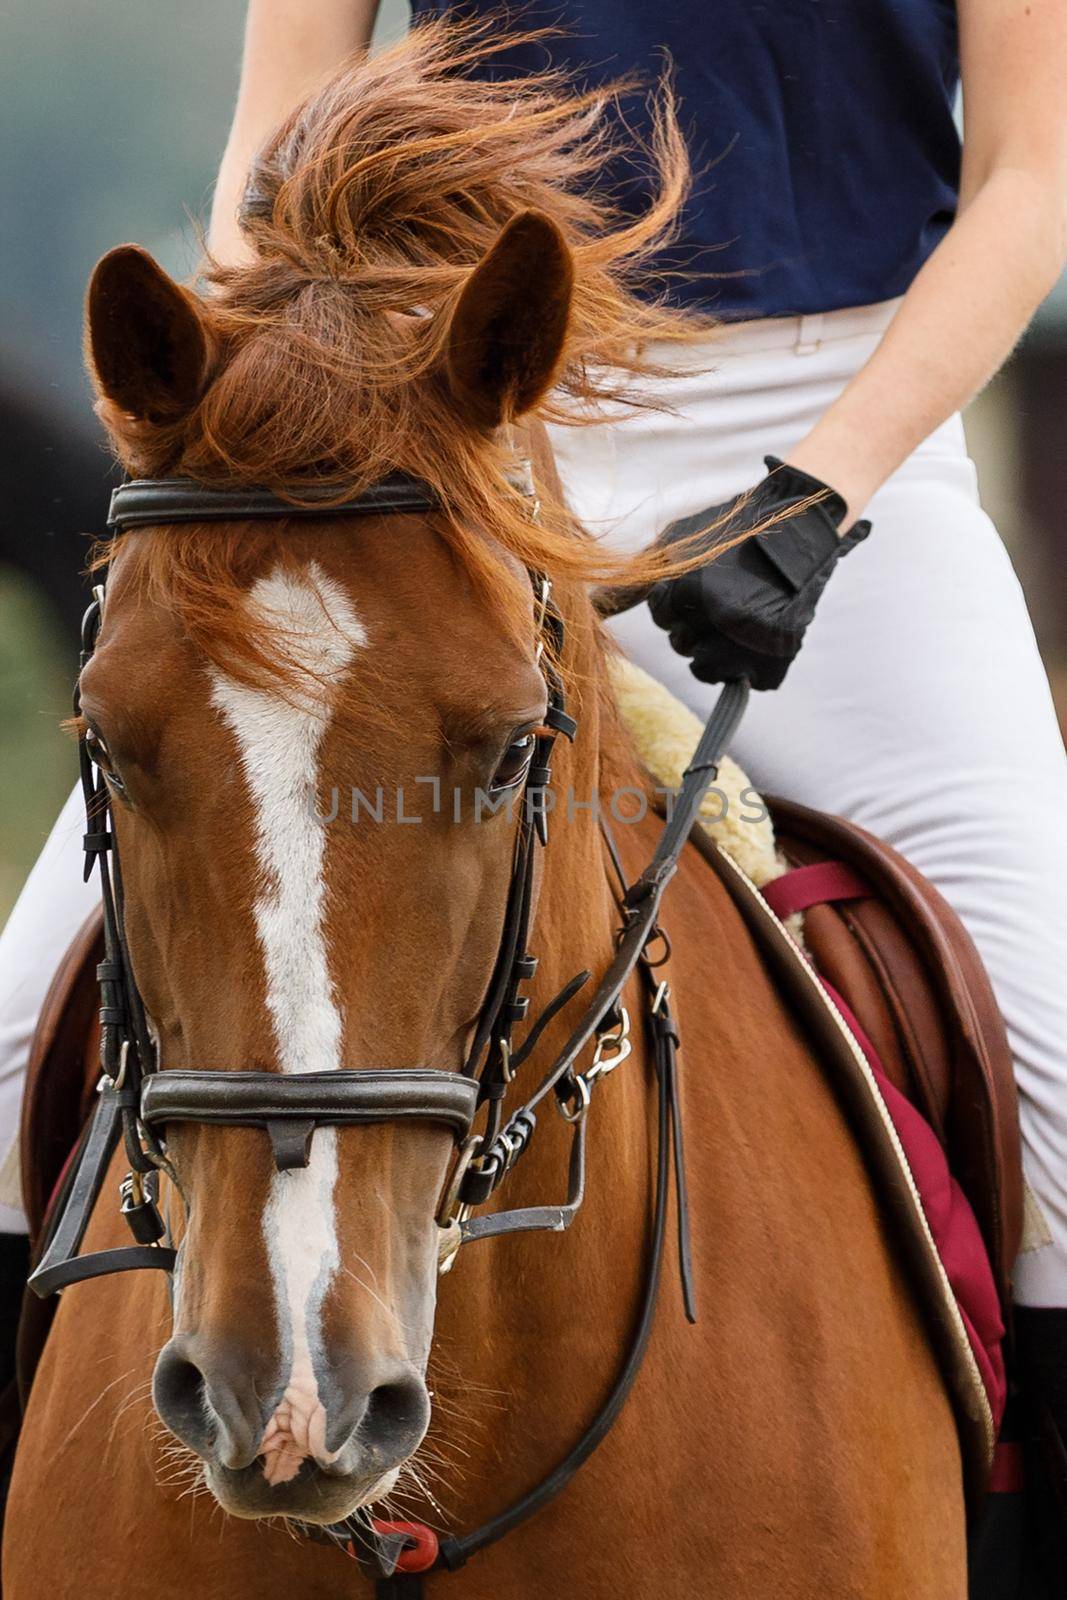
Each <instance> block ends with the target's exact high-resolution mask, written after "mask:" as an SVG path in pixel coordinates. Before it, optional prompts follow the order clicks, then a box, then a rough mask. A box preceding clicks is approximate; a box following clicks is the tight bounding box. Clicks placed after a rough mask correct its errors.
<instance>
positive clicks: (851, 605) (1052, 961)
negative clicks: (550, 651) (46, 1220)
mask: <svg viewBox="0 0 1067 1600" xmlns="http://www.w3.org/2000/svg"><path fill="white" fill-rule="evenodd" d="M893 309H894V308H893V307H892V306H879V307H870V308H866V309H861V310H854V311H841V312H834V313H831V314H829V315H826V316H822V317H810V316H809V317H804V318H799V319H782V320H776V321H774V322H764V323H757V324H752V325H750V326H749V327H747V328H745V329H739V330H736V331H734V332H732V333H730V334H729V335H727V336H724V337H723V338H722V339H721V340H719V341H716V343H715V344H714V345H713V346H712V347H710V348H709V350H708V351H707V354H706V360H707V363H708V364H709V365H710V366H711V367H712V368H713V370H712V371H711V372H710V373H708V372H705V373H703V374H701V375H697V374H696V373H691V372H688V371H687V372H685V373H683V374H682V375H681V376H679V377H678V378H677V379H675V380H673V381H672V382H671V383H670V384H669V385H664V386H663V389H662V396H663V399H664V401H665V402H666V403H667V404H668V405H670V406H671V407H672V408H673V410H672V413H670V414H666V413H663V412H654V411H650V412H642V413H640V414H638V415H635V416H630V417H627V418H625V419H624V420H622V421H616V422H612V423H610V424H605V425H598V426H594V427H590V428H558V429H555V430H553V436H554V443H555V445H556V450H557V459H558V462H559V466H560V470H561V473H562V475H563V479H564V482H565V484H566V486H567V489H568V493H569V496H570V499H571V503H572V505H573V506H574V509H575V510H576V511H577V513H578V515H579V516H580V517H581V518H582V520H583V521H584V522H585V523H586V524H587V525H588V526H589V527H590V529H591V530H592V531H594V532H597V533H600V534H602V535H603V536H605V537H607V538H610V539H611V540H612V541H613V542H614V543H616V544H617V545H619V546H621V547H623V548H627V549H633V548H638V547H640V546H642V545H644V544H645V543H647V542H648V540H650V539H651V538H652V537H653V536H654V535H655V534H656V533H657V532H658V531H659V530H660V529H662V528H663V527H664V526H665V525H666V524H667V523H669V522H670V521H672V520H673V519H674V518H676V517H680V516H683V515H685V514H687V513H689V512H694V511H699V510H701V509H702V508H704V507H705V506H709V505H713V504H715V503H717V502H719V501H722V500H725V499H727V498H728V497H729V496H731V495H733V494H735V493H737V492H739V491H740V490H743V489H745V488H748V487H750V486H751V485H752V484H754V483H755V482H756V481H757V480H758V479H759V478H760V477H761V476H762V475H763V471H764V468H763V456H764V455H765V454H775V455H785V454H786V453H787V452H788V451H789V449H790V448H791V447H792V446H793V445H795V444H796V443H797V441H799V440H800V439H801V438H802V437H803V436H804V434H805V433H807V431H808V430H809V429H810V428H811V426H812V425H813V423H814V422H815V421H816V419H817V418H818V417H819V416H820V414H821V413H823V412H824V411H825V410H826V408H827V406H828V405H829V404H830V403H831V401H832V400H833V399H834V398H835V396H836V395H837V394H839V393H840V391H841V389H842V387H843V386H844V385H845V384H846V383H847V382H848V380H849V378H850V377H851V376H852V375H853V374H854V373H855V372H856V371H857V370H858V368H859V367H860V366H862V365H863V363H864V362H865V361H866V359H867V357H868V356H869V355H870V353H871V351H872V350H873V349H874V347H875V345H876V344H877V341H878V339H879V338H880V336H881V333H882V331H883V330H884V328H885V326H886V324H887V323H888V321H889V319H890V316H891V315H892V311H893ZM867 514H868V515H869V516H870V518H871V521H872V524H873V530H872V533H871V536H870V538H869V539H868V540H867V541H866V542H865V543H864V544H862V545H861V546H860V547H859V548H858V549H857V550H855V551H854V552H853V553H852V554H851V555H850V556H849V557H848V558H847V559H846V560H845V561H843V562H842V563H841V565H840V566H839V567H838V569H837V571H836V573H835V575H834V577H833V579H832V580H831V582H830V584H829V586H828V588H827V590H826V592H825V594H824V595H823V598H822V600H821V601H820V604H819V611H818V614H817V616H816V619H815V622H814V623H813V624H812V627H811V629H810V630H809V633H808V636H807V639H806V641H805V644H804V648H803V650H802V651H801V653H800V656H799V657H798V658H797V661H796V663H795V664H794V666H793V667H792V668H791V670H790V673H789V675H788V677H787V679H786V681H785V684H784V686H783V687H782V688H781V689H779V690H777V691H776V692H774V693H771V694H756V695H754V696H753V698H752V702H751V704H750V707H749V710H748V712H747V714H746V717H745V721H744V723H743V724H742V727H741V731H740V735H739V737H738V739H737V742H736V747H735V754H736V756H737V758H738V759H739V761H740V762H741V764H742V765H743V766H744V767H745V768H746V769H747V770H748V773H749V775H750V777H751V778H752V780H753V782H754V783H755V784H756V785H757V786H764V787H766V788H767V789H769V790H773V791H777V792H779V793H782V794H788V795H790V796H792V797H793V798H795V799H797V800H800V801H803V802H804V803H806V804H808V805H812V806H817V807H820V808H821V809H824V810H829V811H836V812H841V813H843V814H844V815H846V816H849V817H851V818H853V819H854V820H855V821H857V822H859V823H861V824H862V825H863V826H864V827H866V828H869V829H871V830H872V831H873V832H875V833H877V834H879V835H880V836H881V837H882V838H884V839H886V840H888V841H889V842H890V843H891V844H893V845H895V846H896V848H897V849H899V850H900V851H902V852H903V854H904V855H906V856H907V857H908V859H909V860H911V861H912V862H913V863H914V864H915V865H916V866H917V867H918V868H919V869H920V870H921V871H922V872H924V873H925V874H926V875H927V876H928V877H929V878H930V879H931V880H932V881H933V882H934V883H935V884H936V885H937V886H938V888H940V890H941V891H942V893H943V894H944V895H945V896H946V897H947V899H948V900H949V901H950V902H951V903H952V904H953V906H954V907H955V908H956V910H957V911H958V912H959V914H960V916H961V917H962V918H963V920H964V922H965V923H966V925H967V927H968V928H969V929H970V932H971V934H972V936H973V937H974V939H975V941H976V943H977V945H978V947H979V949H980V951H981V953H982V956H983V957H984V960H985V962H986V966H987V968H988V970H989V973H990V976H991V978H992V981H993V984H994V987H995V989H996V993H997V996H998V999H999V1001H1000V1004H1001V1007H1002V1008H1003V1011H1004V1014H1005V1017H1006V1018H1007V1023H1008V1029H1009V1034H1010V1038H1011V1043H1012V1049H1013V1051H1014V1055H1015V1060H1016V1064H1017V1072H1018V1081H1019V1087H1020V1090H1021V1094H1022V1118H1023V1137H1024V1144H1025V1157H1026V1171H1027V1178H1028V1181H1029V1184H1030V1186H1031V1189H1032V1190H1033V1192H1034V1194H1035V1195H1036V1197H1037V1200H1038V1203H1039V1205H1040V1208H1041V1211H1042V1212H1043V1214H1044V1219H1045V1221H1046V1222H1047V1227H1048V1233H1049V1234H1050V1235H1051V1238H1050V1240H1049V1242H1047V1243H1045V1244H1043V1245H1040V1246H1039V1247H1038V1248H1035V1249H1032V1250H1029V1251H1027V1252H1026V1253H1025V1254H1024V1255H1023V1256H1022V1258H1021V1259H1020V1263H1019V1269H1018V1275H1017V1284H1018V1290H1019V1298H1020V1299H1021V1300H1023V1301H1025V1302H1027V1303H1029V1304H1038V1305H1061V1306H1063V1305H1067V756H1065V753H1064V747H1063V741H1062V739H1061V737H1060V732H1059V729H1058V727H1057V724H1056V718H1055V715H1054V712H1053V707H1052V702H1051V698H1050V695H1049V690H1048V684H1047V681H1046V678H1045V673H1044V670H1043V668H1042V665H1041V661H1040V659H1039V657H1038V653H1037V648H1036V645H1035V643H1034V636H1033V630H1032V628H1031V625H1030V621H1029V618H1028V616H1027V612H1026V606H1025V604H1024V601H1023V598H1022V594H1021V592H1020V589H1019V585H1018V582H1017V580H1016V578H1015V574H1014V572H1013V571H1012V567H1011V563H1010V561H1009V560H1008V557H1007V555H1006V553H1005V551H1004V548H1003V546H1002V544H1001V542H1000V539H999V538H998V536H997V533H996V530H995V529H994V528H993V526H992V524H991V522H990V521H989V518H988V517H987V516H986V515H985V513H984V512H983V511H982V509H981V506H980V505H979V502H978V493H977V485H976V479H975V471H974V467H973V465H972V463H971V461H970V459H969V458H968V456H967V452H966V447H965V444H964V439H963V429H962V425H961V423H960V421H959V419H958V418H953V419H952V421H950V422H948V423H946V424H945V426H944V427H942V428H940V429H938V431H937V432H936V433H935V434H934V435H933V436H932V437H931V438H930V439H928V440H927V441H926V443H925V444H924V445H923V446H922V447H921V448H920V449H919V450H917V451H916V453H915V454H914V455H913V456H912V457H911V459H910V460H909V461H907V462H906V463H905V464H904V466H903V467H902V468H901V469H900V471H899V472H897V473H896V474H895V475H894V476H893V478H892V479H891V480H890V481H889V482H888V483H887V484H886V485H885V487H884V488H883V489H881V490H880V491H879V493H878V494H877V495H876V496H875V498H874V500H873V501H872V503H871V505H870V507H869V510H868V513H867ZM616 629H617V632H618V635H619V637H620V639H621V640H622V642H623V644H624V645H625V647H626V649H627V650H628V651H629V653H630V654H631V655H632V656H633V657H634V658H635V659H636V660H637V661H638V662H639V663H640V664H641V665H642V666H643V667H645V668H646V669H647V670H649V671H650V672H652V673H653V674H655V676H657V677H658V678H660V679H661V680H662V681H663V682H664V683H666V684H667V685H668V686H669V687H670V688H671V689H672V690H673V691H674V693H675V694H677V695H678V696H679V697H680V698H681V699H683V700H684V701H686V702H687V703H688V704H689V705H690V706H692V707H693V709H694V710H695V711H696V712H697V713H698V714H699V715H702V716H703V715H706V714H707V712H708V710H709V709H710V706H711V704H712V702H713V699H714V697H715V694H716V692H717V691H716V690H715V689H713V688H711V687H708V686H705V685H703V684H700V683H698V682H697V681H696V680H695V679H694V678H693V677H692V676H691V674H690V672H689V669H688V664H687V663H686V662H685V661H684V660H682V659H681V658H680V657H678V656H676V655H674V653H673V652H672V650H671V648H670V645H669V642H668V640H667V637H666V635H665V634H663V633H662V632H660V630H659V629H657V628H656V627H655V625H654V624H653V623H652V621H651V618H650V617H649V614H648V611H647V608H645V607H641V608H640V609H639V610H637V611H635V612H633V613H631V614H629V615H627V616H625V617H623V618H620V619H619V621H618V622H617V624H616ZM79 810H80V803H79V801H78V800H77V799H76V797H72V801H71V803H69V804H68V806H67V807H66V808H65V809H64V812H63V814H62V815H61V817H60V819H59V822H58V823H57V824H56V827H55V829H54V830H53V832H52V835H51V837H50V838H49V840H48V843H47V845H46V846H45V850H44V852H43V854H42V856H41V859H40V860H39V862H38V863H37V865H36V867H35V868H34V870H33V872H32V873H31V875H30V877H29V879H28V880H27V883H26V887H25V889H24V890H23V893H22V896H21V897H20V899H19V902H18V904H17V906H16V908H15V910H14V912H13V914H12V917H11V920H10V921H9V923H8V925H7V928H6V930H5V931H4V933H3V935H2V936H0V1158H2V1155H3V1152H4V1150H5V1149H7V1148H8V1147H9V1146H10V1144H11V1143H12V1141H13V1138H14V1131H15V1128H16V1125H17V1117H18V1106H19V1099H20V1094H21V1085H22V1077H23V1073H24V1069H25V1061H26V1053H27V1049H28V1044H29V1038H30V1035H31V1032H32V1028H33V1024H34V1021H35V1018H36V1016H37V1012H38V1010H39V1008H40V1005H41V1001H42V1000H43V997H44V993H45V990H46V989H47V986H48V983H49V981H50V979H51V975H52V973H53V971H54V969H55V967H56V964H57V962H58V960H59V959H60V956H61V955H62V952H63V950H64V948H65V947H66V945H67V944H68V942H69V940H70V938H71V937H72V936H73V934H74V933H75V931H76V930H77V928H78V927H79V926H80V924H81V922H82V920H83V918H84V917H85V916H86V914H87V913H88V911H89V909H90V907H91V905H92V903H93V900H94V899H95V895H96V891H95V887H94V886H93V885H89V886H83V885H82V882H81V860H80V858H81V832H82V821H81V817H80V815H79ZM10 1169H11V1163H10V1161H9V1162H7V1163H4V1164H0V1229H10V1228H14V1227H17V1226H19V1225H20V1223H19V1212H18V1210H17V1194H13V1193H12V1192H11V1191H10V1187H8V1188H6V1189H5V1186H4V1181H3V1180H4V1175H5V1170H6V1171H7V1172H8V1174H10Z"/></svg>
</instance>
